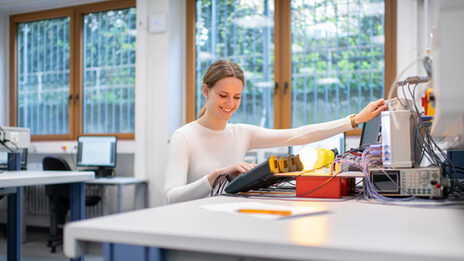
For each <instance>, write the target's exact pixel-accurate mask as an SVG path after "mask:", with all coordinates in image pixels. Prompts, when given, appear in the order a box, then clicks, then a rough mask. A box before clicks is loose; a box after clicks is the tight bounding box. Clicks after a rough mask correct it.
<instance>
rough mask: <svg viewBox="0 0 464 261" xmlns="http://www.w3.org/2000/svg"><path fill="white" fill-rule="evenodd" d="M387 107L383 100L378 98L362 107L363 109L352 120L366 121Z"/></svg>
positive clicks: (358, 122)
mask: <svg viewBox="0 0 464 261" xmlns="http://www.w3.org/2000/svg"><path fill="white" fill-rule="evenodd" d="M387 108H388V107H387V105H386V104H385V100H384V99H378V100H377V101H373V102H370V103H369V104H368V105H367V106H366V107H364V109H362V110H361V111H360V112H359V113H358V114H356V116H354V118H353V120H354V122H355V123H356V124H360V123H363V122H368V121H370V120H372V119H373V118H375V117H376V116H377V115H379V113H381V112H382V111H384V110H386V109H387Z"/></svg>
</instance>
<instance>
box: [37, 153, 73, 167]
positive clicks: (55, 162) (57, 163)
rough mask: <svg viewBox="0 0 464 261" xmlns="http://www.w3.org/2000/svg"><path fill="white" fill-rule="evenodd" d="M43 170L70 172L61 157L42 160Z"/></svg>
mask: <svg viewBox="0 0 464 261" xmlns="http://www.w3.org/2000/svg"><path fill="white" fill-rule="evenodd" d="M42 165H43V170H71V167H69V164H68V163H67V162H66V160H64V159H63V158H61V157H55V156H47V157H45V158H44V159H43V160H42Z"/></svg>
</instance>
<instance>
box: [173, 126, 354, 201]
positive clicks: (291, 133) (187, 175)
mask: <svg viewBox="0 0 464 261" xmlns="http://www.w3.org/2000/svg"><path fill="white" fill-rule="evenodd" d="M351 129H352V126H351V122H350V119H349V118H343V119H339V120H335V121H330V122H325V123H319V124H312V125H306V126H302V127H299V128H294V129H285V130H276V129H266V128H261V127H258V126H254V125H248V124H227V125H226V127H225V129H223V130H212V129H208V128H206V127H204V126H203V125H201V124H199V123H198V122H197V121H193V122H191V123H188V124H186V125H184V126H182V127H181V128H179V129H177V130H176V131H175V132H174V134H173V135H172V137H171V141H170V144H169V151H168V162H167V166H166V173H165V187H164V188H165V189H164V194H165V203H166V204H171V203H176V202H182V201H187V200H193V199H198V198H204V197H207V196H208V195H209V194H210V191H211V185H210V184H209V182H208V178H207V176H208V174H210V173H211V172H213V171H214V170H216V169H219V168H225V167H228V166H231V165H233V164H236V163H239V162H242V161H243V159H244V157H245V154H246V153H247V152H248V151H249V150H252V149H259V148H269V147H281V146H293V145H303V144H308V143H311V142H315V141H318V140H322V139H325V138H328V137H331V136H333V135H335V134H338V133H341V132H344V131H347V130H351Z"/></svg>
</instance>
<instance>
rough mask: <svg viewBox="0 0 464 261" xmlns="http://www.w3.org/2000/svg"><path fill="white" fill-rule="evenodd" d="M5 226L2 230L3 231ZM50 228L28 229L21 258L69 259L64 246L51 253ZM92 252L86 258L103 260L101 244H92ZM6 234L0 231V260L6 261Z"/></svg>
mask: <svg viewBox="0 0 464 261" xmlns="http://www.w3.org/2000/svg"><path fill="white" fill-rule="evenodd" d="M3 229H4V227H3V228H1V229H0V230H2V231H3ZM47 239H48V230H47V229H44V228H30V227H28V229H27V241H26V242H25V243H23V244H22V245H21V260H23V261H45V260H53V261H56V260H69V258H67V257H66V256H65V255H64V253H63V247H62V246H59V247H58V248H57V251H56V253H50V248H48V247H47ZM89 250H90V254H89V255H86V256H85V260H91V261H101V260H103V257H102V249H101V244H96V243H95V244H92V245H91V246H90V249H89ZM6 260H7V258H6V236H5V234H4V233H3V232H0V261H6Z"/></svg>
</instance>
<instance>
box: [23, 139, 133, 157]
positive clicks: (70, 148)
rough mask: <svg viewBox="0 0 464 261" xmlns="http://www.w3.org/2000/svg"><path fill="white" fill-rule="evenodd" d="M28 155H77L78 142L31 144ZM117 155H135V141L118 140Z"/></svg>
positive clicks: (41, 142)
mask: <svg viewBox="0 0 464 261" xmlns="http://www.w3.org/2000/svg"><path fill="white" fill-rule="evenodd" d="M28 153H37V154H76V153H77V141H40V142H31V145H30V147H29V151H28ZM117 153H119V154H134V153H135V141H133V140H118V145H117Z"/></svg>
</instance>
